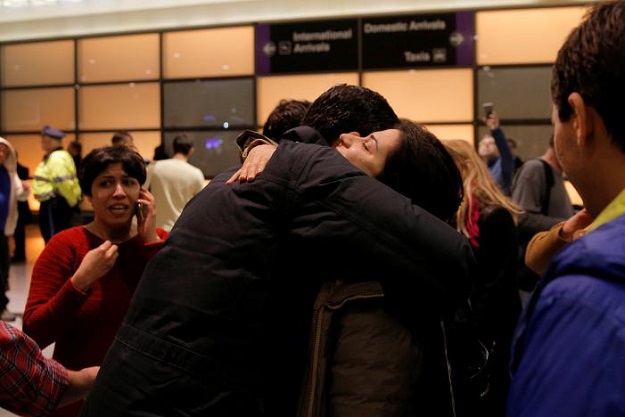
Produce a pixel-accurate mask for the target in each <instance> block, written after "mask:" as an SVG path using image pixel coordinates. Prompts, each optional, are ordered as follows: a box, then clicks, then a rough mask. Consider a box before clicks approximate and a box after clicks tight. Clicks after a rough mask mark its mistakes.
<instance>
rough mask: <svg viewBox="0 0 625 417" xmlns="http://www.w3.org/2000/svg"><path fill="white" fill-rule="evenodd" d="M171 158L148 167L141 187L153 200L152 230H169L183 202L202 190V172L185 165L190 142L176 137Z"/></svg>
mask: <svg viewBox="0 0 625 417" xmlns="http://www.w3.org/2000/svg"><path fill="white" fill-rule="evenodd" d="M173 150H174V156H172V157H171V158H169V159H164V160H161V161H155V162H154V163H152V164H150V165H148V179H147V181H146V183H145V187H146V188H147V189H149V190H150V192H151V193H152V194H153V195H154V199H155V201H156V208H157V210H156V227H161V228H163V229H164V230H166V231H168V232H169V231H170V230H171V228H172V227H173V226H174V223H175V222H176V219H178V217H179V216H180V213H181V212H182V209H183V208H184V206H185V205H186V204H187V202H188V201H189V200H190V199H191V198H192V197H193V196H194V195H196V194H197V193H198V192H200V190H201V189H202V188H204V174H203V173H202V170H201V169H199V168H197V167H196V166H194V165H191V164H190V163H189V158H190V157H191V155H192V154H193V151H194V150H195V148H194V146H193V141H192V140H191V139H189V138H188V137H187V136H186V135H178V136H176V137H175V138H174V142H173Z"/></svg>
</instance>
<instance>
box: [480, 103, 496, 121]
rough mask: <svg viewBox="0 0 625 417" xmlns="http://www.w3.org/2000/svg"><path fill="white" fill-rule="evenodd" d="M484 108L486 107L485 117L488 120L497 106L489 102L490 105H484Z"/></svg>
mask: <svg viewBox="0 0 625 417" xmlns="http://www.w3.org/2000/svg"><path fill="white" fill-rule="evenodd" d="M482 107H484V117H486V118H487V119H488V117H489V116H490V114H491V113H492V112H493V109H494V108H495V105H494V104H493V103H491V102H488V103H484V104H482Z"/></svg>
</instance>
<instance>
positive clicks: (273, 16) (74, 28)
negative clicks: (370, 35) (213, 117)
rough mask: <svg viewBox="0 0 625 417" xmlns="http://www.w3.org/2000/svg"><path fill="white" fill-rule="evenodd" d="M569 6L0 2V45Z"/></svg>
mask: <svg viewBox="0 0 625 417" xmlns="http://www.w3.org/2000/svg"><path fill="white" fill-rule="evenodd" d="M585 3H589V1H587V0H586V1H581V0H578V1H574V0H573V1H571V0H568V1H567V0H0V42H2V41H17V40H29V39H47V38H59V37H67V36H81V35H82V36H84V35H89V34H107V33H123V32H137V31H148V30H159V29H171V28H184V27H201V26H217V25H231V24H236V23H249V22H264V21H281V20H297V19H308V18H327V17H340V16H365V15H379V14H385V13H407V12H430V11H449V10H467V9H485V8H488V9H493V8H511V7H538V6H557V5H580V4H585Z"/></svg>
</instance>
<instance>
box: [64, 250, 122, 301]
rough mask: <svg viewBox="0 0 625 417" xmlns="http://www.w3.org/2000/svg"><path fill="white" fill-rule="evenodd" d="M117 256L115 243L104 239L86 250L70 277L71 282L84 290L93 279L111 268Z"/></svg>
mask: <svg viewBox="0 0 625 417" xmlns="http://www.w3.org/2000/svg"><path fill="white" fill-rule="evenodd" d="M118 256H119V252H118V249H117V245H114V244H112V243H111V241H110V240H107V241H105V242H104V243H102V244H101V245H100V246H98V247H97V248H94V249H91V250H90V251H89V252H87V254H86V255H85V257H84V258H83V260H82V262H81V263H80V266H79V267H78V269H77V270H76V272H75V273H74V276H73V277H72V278H71V280H72V283H73V284H74V285H75V286H76V288H78V289H79V290H81V291H83V292H86V291H87V290H88V289H89V288H91V285H93V283H94V282H95V281H97V280H99V279H100V278H102V277H103V276H104V275H106V273H107V272H108V271H110V270H111V268H112V267H113V265H115V261H117V257H118Z"/></svg>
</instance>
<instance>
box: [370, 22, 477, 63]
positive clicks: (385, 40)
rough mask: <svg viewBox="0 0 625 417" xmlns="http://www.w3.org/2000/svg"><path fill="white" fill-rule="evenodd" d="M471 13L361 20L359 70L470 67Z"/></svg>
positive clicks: (472, 59)
mask: <svg viewBox="0 0 625 417" xmlns="http://www.w3.org/2000/svg"><path fill="white" fill-rule="evenodd" d="M474 26H475V24H474V15H473V13H472V12H458V13H445V14H435V15H413V16H395V17H381V18H371V19H363V20H362V68H363V69H364V70H367V69H379V68H412V67H436V66H456V65H458V66H470V65H473V61H474V42H473V39H474V34H475V29H474Z"/></svg>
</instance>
